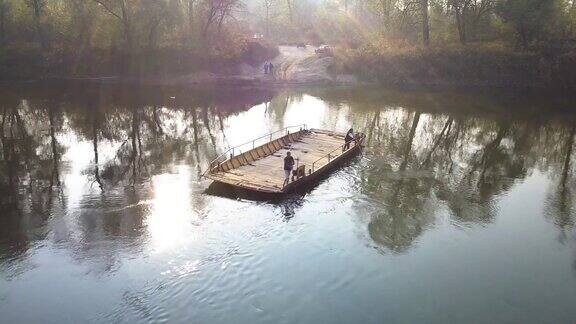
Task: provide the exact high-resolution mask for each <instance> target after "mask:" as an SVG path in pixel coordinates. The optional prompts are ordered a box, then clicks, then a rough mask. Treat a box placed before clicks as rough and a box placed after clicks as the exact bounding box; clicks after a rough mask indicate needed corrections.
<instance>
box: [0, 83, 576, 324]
mask: <svg viewBox="0 0 576 324" xmlns="http://www.w3.org/2000/svg"><path fill="white" fill-rule="evenodd" d="M535 98H536V99H538V100H536V99H535ZM573 102H575V101H573V100H569V99H566V98H562V97H560V99H559V97H558V96H550V97H547V96H545V95H538V96H536V95H534V94H517V95H504V96H503V95H499V94H495V93H475V94H473V93H449V92H438V91H404V92H400V91H393V90H382V89H355V90H353V89H332V90H327V89H305V90H298V91H296V90H293V91H274V92H272V91H268V92H267V91H259V92H255V91H234V92H232V91H220V92H219V93H217V94H216V95H211V96H210V95H202V94H196V93H191V92H190V91H186V90H176V89H155V88H152V89H122V90H118V89H106V88H96V89H87V88H82V87H75V88H73V89H59V90H57V91H54V90H50V91H47V90H46V89H33V90H30V89H11V90H9V91H6V93H3V94H2V95H1V96H0V114H1V115H0V117H1V120H0V122H1V128H0V134H1V135H2V137H1V138H0V139H1V142H0V146H1V148H2V151H1V152H0V163H1V164H0V166H1V169H0V197H1V198H0V314H1V317H0V322H2V323H17V322H22V323H26V322H28V323H31V322H50V323H65V322H69V323H78V322H85V321H89V322H195V323H359V322H366V323H383V322H387V323H389V322H401V323H408V322H441V323H445V322H452V323H462V322H478V323H486V322H516V323H529V322H535V323H537V322H550V323H573V322H574V321H576V307H575V305H576V229H575V228H574V222H575V220H576V214H575V210H574V209H575V206H574V204H573V203H576V202H575V198H574V194H575V193H576V181H575V171H576V170H575V169H576V166H575V164H576V162H574V161H573V159H574V153H573V146H574V136H575V133H576V114H574V113H571V112H570V111H571V108H574V107H570V103H573ZM301 123H306V124H308V126H310V127H319V128H327V129H336V130H340V131H343V130H346V129H347V128H348V127H349V126H350V125H353V126H354V128H355V129H359V130H363V131H365V132H366V134H367V147H366V149H365V150H364V152H363V153H362V155H361V156H359V157H357V158H355V159H353V160H352V161H350V162H349V163H347V164H345V165H344V166H343V167H342V168H340V169H338V170H337V171H336V172H335V173H334V174H332V175H331V176H330V177H328V178H326V179H324V180H323V181H321V182H320V183H319V184H318V185H317V186H315V187H314V188H312V189H311V190H310V191H308V192H306V193H304V194H299V195H295V196H290V197H288V198H286V199H285V200H282V201H279V202H265V201H253V200H246V199H242V198H235V197H234V195H231V194H230V193H229V192H226V193H225V192H219V189H218V188H217V189H215V190H214V189H212V190H208V191H207V188H208V187H209V185H210V182H209V181H206V180H203V179H200V175H201V173H202V172H203V171H204V169H205V166H206V165H207V164H208V162H209V161H210V160H211V159H212V158H214V157H215V156H217V155H218V154H219V153H220V152H222V151H224V150H225V149H226V148H227V147H228V146H230V145H235V144H240V143H243V142H245V141H247V140H249V139H251V138H253V137H256V136H259V135H262V134H265V133H267V132H269V131H272V130H277V129H280V128H283V127H285V126H289V125H295V124H301Z"/></svg>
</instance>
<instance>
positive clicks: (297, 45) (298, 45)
mask: <svg viewBox="0 0 576 324" xmlns="http://www.w3.org/2000/svg"><path fill="white" fill-rule="evenodd" d="M296 48H306V44H304V43H298V44H296Z"/></svg>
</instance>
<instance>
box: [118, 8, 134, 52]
mask: <svg viewBox="0 0 576 324" xmlns="http://www.w3.org/2000/svg"><path fill="white" fill-rule="evenodd" d="M120 8H121V9H122V27H123V28H124V38H125V41H126V51H127V53H128V54H130V53H132V45H133V43H132V30H131V28H130V17H129V15H128V8H127V7H126V2H125V0H120Z"/></svg>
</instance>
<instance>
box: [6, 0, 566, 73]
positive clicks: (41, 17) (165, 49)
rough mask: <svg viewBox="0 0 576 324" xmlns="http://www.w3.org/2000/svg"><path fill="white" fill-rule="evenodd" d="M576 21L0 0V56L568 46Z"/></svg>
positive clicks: (348, 4) (330, 7)
mask: <svg viewBox="0 0 576 324" xmlns="http://www.w3.org/2000/svg"><path fill="white" fill-rule="evenodd" d="M575 23H576V1H574V0H0V66H1V67H2V68H3V71H5V72H6V71H11V70H10V66H12V68H15V67H19V68H23V69H26V68H28V69H34V68H36V66H35V65H34V64H35V63H34V62H36V64H37V65H44V66H52V67H54V66H61V67H62V68H63V69H66V70H67V71H66V72H67V73H70V74H82V73H91V72H94V70H98V69H100V70H102V69H104V70H105V71H107V70H106V69H105V68H104V67H108V68H109V69H108V70H110V71H115V70H118V68H119V67H122V66H124V67H126V66H127V65H130V64H132V65H137V66H155V65H158V64H160V65H162V64H165V63H166V62H176V63H175V64H174V65H175V66H174V68H173V70H178V69H181V68H182V66H183V65H186V64H190V62H195V63H196V64H195V65H194V64H192V65H194V66H196V67H201V66H202V65H203V64H204V65H205V64H206V62H207V60H210V59H213V58H220V59H223V60H233V59H237V58H239V57H242V56H243V55H246V47H247V45H246V44H247V43H248V42H249V41H251V40H253V39H254V38H257V39H261V38H263V39H264V40H266V42H269V43H272V44H281V43H291V42H308V43H313V44H320V43H329V44H334V45H338V46H341V47H349V48H358V47H361V46H363V45H366V44H379V45H382V44H384V45H387V46H402V45H404V44H407V45H418V44H421V45H423V46H436V47H441V46H447V45H450V44H458V43H461V44H469V43H501V44H505V45H511V47H513V48H516V49H518V50H531V49H538V48H541V47H548V48H550V47H552V48H554V46H556V47H558V46H557V45H560V47H570V48H571V47H572V45H573V44H574V33H575V32H576V30H575V26H574V25H575ZM257 35H262V36H263V37H260V36H258V37H257ZM150 53H154V54H155V55H149V54H150ZM175 53H178V54H177V55H176V54H175ZM144 54H146V55H144ZM23 61H26V62H29V63H28V64H23V63H22V62H23ZM30 62H32V63H30ZM97 67H98V68H97ZM128 68H129V67H128ZM190 68H193V67H190ZM12 72H14V71H12Z"/></svg>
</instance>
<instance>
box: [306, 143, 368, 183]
mask: <svg viewBox="0 0 576 324" xmlns="http://www.w3.org/2000/svg"><path fill="white" fill-rule="evenodd" d="M358 135H359V136H358V138H355V139H353V140H352V141H350V142H354V145H352V144H351V143H350V144H347V143H344V144H342V145H341V146H338V147H337V148H335V149H334V150H332V151H330V152H328V153H327V154H325V155H324V156H322V157H321V158H319V159H318V160H316V161H314V162H312V167H311V169H310V171H311V172H309V173H310V174H311V173H314V171H316V169H315V167H316V163H318V162H320V161H322V160H324V159H327V162H326V163H325V164H323V165H322V166H320V168H321V167H323V166H325V165H328V164H329V163H330V161H331V160H332V159H335V158H337V157H339V156H340V155H342V154H344V153H345V152H346V151H348V150H350V149H352V148H354V147H356V146H358V145H362V142H363V141H364V134H363V133H359V134H358ZM347 145H348V148H347V149H344V148H345V147H346V146H347ZM337 151H338V152H339V153H340V154H334V152H337Z"/></svg>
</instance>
